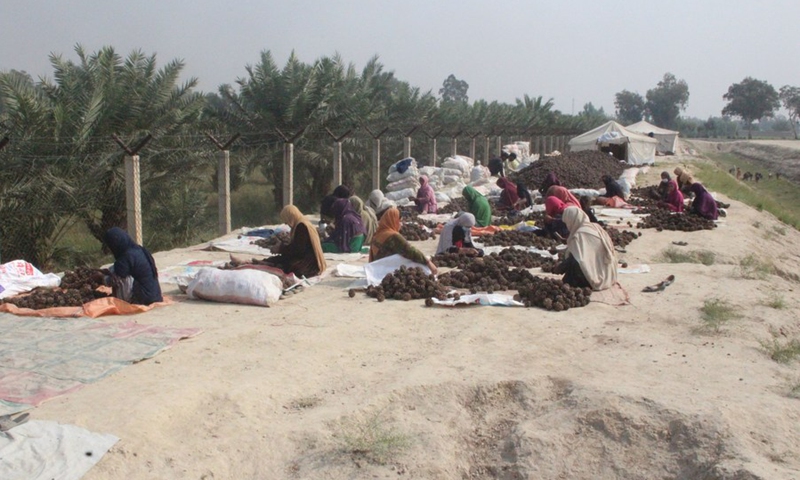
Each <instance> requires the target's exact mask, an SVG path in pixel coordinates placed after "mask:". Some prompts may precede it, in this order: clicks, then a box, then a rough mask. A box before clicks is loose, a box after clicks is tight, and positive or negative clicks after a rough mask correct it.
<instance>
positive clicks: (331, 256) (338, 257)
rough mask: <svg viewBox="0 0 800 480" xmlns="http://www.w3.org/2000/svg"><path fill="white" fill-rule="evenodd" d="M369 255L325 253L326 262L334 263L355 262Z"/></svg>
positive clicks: (359, 253)
mask: <svg viewBox="0 0 800 480" xmlns="http://www.w3.org/2000/svg"><path fill="white" fill-rule="evenodd" d="M366 256H367V255H366V254H364V253H361V252H356V253H325V254H324V257H325V260H332V261H334V262H355V261H356V260H361V259H362V258H364V257H366Z"/></svg>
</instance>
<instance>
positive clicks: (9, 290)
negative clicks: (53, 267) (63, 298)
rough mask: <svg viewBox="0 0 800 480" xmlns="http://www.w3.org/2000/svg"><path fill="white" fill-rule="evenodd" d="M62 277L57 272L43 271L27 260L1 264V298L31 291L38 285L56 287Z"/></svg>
mask: <svg viewBox="0 0 800 480" xmlns="http://www.w3.org/2000/svg"><path fill="white" fill-rule="evenodd" d="M59 285H61V278H60V277H59V276H58V275H56V274H55V273H47V274H45V273H42V272H40V271H39V269H37V268H36V267H34V266H33V265H31V264H30V263H28V262H26V261H25V260H14V261H11V262H8V263H4V264H3V265H0V298H6V297H13V296H14V295H19V294H20V293H25V292H30V291H31V290H33V289H34V288H36V287H50V288H55V287H57V286H59Z"/></svg>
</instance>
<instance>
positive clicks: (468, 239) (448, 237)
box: [436, 213, 475, 254]
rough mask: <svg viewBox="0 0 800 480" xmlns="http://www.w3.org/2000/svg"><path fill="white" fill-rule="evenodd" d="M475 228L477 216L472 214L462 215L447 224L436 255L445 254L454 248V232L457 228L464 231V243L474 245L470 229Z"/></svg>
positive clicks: (440, 237)
mask: <svg viewBox="0 0 800 480" xmlns="http://www.w3.org/2000/svg"><path fill="white" fill-rule="evenodd" d="M473 226H475V215H473V214H471V213H461V215H459V216H457V217H456V218H454V219H452V220H450V221H449V222H447V223H445V224H444V228H442V233H440V234H439V245H438V246H437V247H436V253H437V254H439V253H444V252H446V251H447V249H449V248H450V247H452V246H453V230H455V228H456V227H461V228H463V229H464V243H472V236H471V235H470V229H471V228H472V227H473Z"/></svg>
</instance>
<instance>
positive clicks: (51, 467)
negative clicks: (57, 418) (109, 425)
mask: <svg viewBox="0 0 800 480" xmlns="http://www.w3.org/2000/svg"><path fill="white" fill-rule="evenodd" d="M118 441H119V438H117V437H115V436H114V435H110V434H103V433H94V432H90V431H88V430H86V429H83V428H81V427H78V426H75V425H61V424H59V423H56V422H44V421H38V420H31V421H29V422H27V423H25V424H22V425H20V426H18V427H15V428H14V429H13V430H11V431H9V432H8V433H7V434H5V435H0V459H2V460H3V461H2V462H0V478H2V479H4V480H51V479H55V478H57V479H59V480H78V479H80V478H81V477H83V476H84V475H85V474H86V472H88V471H89V470H90V469H91V468H92V467H93V466H94V465H95V464H97V462H99V461H100V459H101V458H103V455H105V454H106V452H108V450H109V449H110V448H111V447H113V446H114V444H115V443H117V442H118Z"/></svg>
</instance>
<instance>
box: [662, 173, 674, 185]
mask: <svg viewBox="0 0 800 480" xmlns="http://www.w3.org/2000/svg"><path fill="white" fill-rule="evenodd" d="M670 180H672V177H670V176H669V172H667V171H663V172H661V183H664V182H669V181H670Z"/></svg>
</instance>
